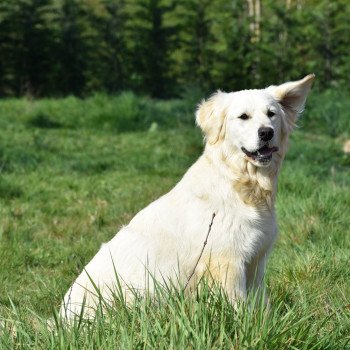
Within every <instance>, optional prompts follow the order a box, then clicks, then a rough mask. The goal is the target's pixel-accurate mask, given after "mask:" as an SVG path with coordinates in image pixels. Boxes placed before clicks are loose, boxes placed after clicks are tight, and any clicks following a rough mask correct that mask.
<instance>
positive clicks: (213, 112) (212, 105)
mask: <svg viewBox="0 0 350 350" xmlns="http://www.w3.org/2000/svg"><path fill="white" fill-rule="evenodd" d="M226 95H227V94H226V93H224V92H221V91H220V90H219V91H217V92H216V93H215V94H213V95H211V96H210V97H209V98H208V99H207V100H203V101H202V102H201V103H200V104H199V106H198V108H197V112H196V123H197V125H198V126H199V127H200V128H201V129H202V131H203V133H204V135H205V138H206V140H207V142H208V143H210V144H214V143H216V142H218V141H219V139H220V138H221V137H222V136H223V134H224V120H225V103H224V102H225V101H224V100H225V97H226Z"/></svg>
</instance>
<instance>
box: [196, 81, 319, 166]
mask: <svg viewBox="0 0 350 350" xmlns="http://www.w3.org/2000/svg"><path fill="white" fill-rule="evenodd" d="M314 77H315V76H314V75H313V74H310V75H308V76H306V77H305V78H304V79H301V80H298V81H293V82H287V83H284V84H282V85H278V86H270V87H268V88H266V89H261V90H243V91H238V92H231V93H225V92H221V91H218V92H216V93H215V94H214V95H212V96H211V97H210V98H209V99H208V100H206V101H203V102H202V103H201V104H200V105H199V107H198V110H197V113H196V121H197V124H198V125H199V126H200V127H201V129H202V130H203V132H204V134H205V138H206V140H207V143H208V144H209V145H214V146H216V145H220V144H223V143H225V145H226V146H227V147H228V149H231V150H232V152H235V151H236V152H238V153H239V154H240V155H241V156H242V157H244V158H246V159H247V160H248V161H249V162H251V163H253V164H254V165H255V166H258V167H266V166H269V165H270V163H271V160H272V157H273V156H274V153H275V152H277V151H279V152H281V151H282V150H281V149H280V148H281V147H282V146H283V142H284V140H285V139H286V136H288V134H289V133H290V132H291V131H292V129H293V126H294V124H295V121H296V119H297V117H298V115H299V114H300V113H301V112H302V111H303V108H304V104H305V101H306V98H307V95H308V92H309V90H310V88H311V85H312V81H313V80H314ZM227 147H226V148H227ZM279 149H280V150H279ZM282 152H283V151H282Z"/></svg>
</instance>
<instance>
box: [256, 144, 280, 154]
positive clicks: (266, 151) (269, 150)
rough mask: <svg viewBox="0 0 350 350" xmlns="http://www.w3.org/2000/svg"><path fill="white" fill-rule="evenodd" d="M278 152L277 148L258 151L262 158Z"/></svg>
mask: <svg viewBox="0 0 350 350" xmlns="http://www.w3.org/2000/svg"><path fill="white" fill-rule="evenodd" d="M277 150H278V148H277V147H275V146H274V147H271V148H269V147H268V146H266V145H265V146H264V147H261V148H260V149H258V154H259V155H261V156H269V155H270V154H272V153H273V152H276V151H277Z"/></svg>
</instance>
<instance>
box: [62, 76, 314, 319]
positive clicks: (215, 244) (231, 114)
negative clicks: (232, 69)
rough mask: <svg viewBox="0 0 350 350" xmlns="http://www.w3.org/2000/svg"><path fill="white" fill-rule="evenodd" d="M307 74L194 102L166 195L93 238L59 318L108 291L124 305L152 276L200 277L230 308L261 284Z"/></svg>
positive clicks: (187, 280)
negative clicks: (200, 148)
mask: <svg viewBox="0 0 350 350" xmlns="http://www.w3.org/2000/svg"><path fill="white" fill-rule="evenodd" d="M314 77H315V76H314V75H313V74H310V75H307V76H306V77H305V78H303V79H301V80H298V81H292V82H286V83H284V84H281V85H278V86H269V87H267V88H265V89H260V90H243V91H238V92H230V93H226V92H221V91H218V92H216V93H214V94H213V95H212V96H211V97H210V98H209V99H207V100H204V101H202V102H201V103H200V104H199V106H198V109H197V111H196V123H197V125H198V126H199V127H200V128H201V129H202V132H203V134H204V139H205V148H204V152H203V154H202V155H201V156H200V157H199V159H198V160H197V161H196V162H195V163H194V164H193V165H192V166H191V167H190V168H189V170H188V171H187V172H186V173H185V175H184V176H183V178H182V179H181V180H180V182H178V183H177V184H176V186H175V187H174V188H173V189H172V190H171V191H170V192H168V193H167V194H165V195H163V196H162V197H160V198H159V199H157V200H156V201H154V202H153V203H151V204H150V205H148V206H147V207H146V208H144V209H143V210H141V211H140V212H139V213H138V214H136V216H135V217H134V218H133V219H132V220H131V221H130V223H129V224H128V225H127V226H124V227H122V228H121V230H120V231H119V232H118V233H117V234H116V235H115V236H114V238H112V239H111V240H110V241H109V242H108V243H106V244H103V245H102V247H101V248H100V250H99V252H98V253H97V254H96V255H95V257H94V258H93V259H92V260H91V261H90V262H89V263H88V264H87V266H86V267H85V268H84V271H83V272H82V273H81V274H80V275H79V277H78V278H77V279H76V281H75V282H74V283H73V285H72V286H71V288H69V290H68V291H67V293H66V295H65V297H64V300H63V303H62V306H61V311H60V314H61V316H62V317H64V318H68V319H72V318H73V317H74V316H75V315H79V314H80V313H81V311H82V307H83V305H84V311H83V312H84V315H86V316H87V317H93V315H94V313H95V308H96V305H97V304H98V302H99V299H100V298H103V299H104V300H105V301H107V302H112V300H113V293H115V291H116V289H117V288H119V289H121V290H122V293H123V297H125V299H126V300H127V301H128V302H129V301H131V300H132V298H133V295H134V292H132V291H131V289H133V290H137V291H138V292H140V293H141V294H142V293H150V294H151V295H152V293H153V292H154V289H155V284H156V283H159V284H160V285H162V284H165V283H168V282H169V281H171V282H172V283H174V284H175V285H177V286H179V287H183V286H186V287H187V285H188V290H191V288H193V287H194V286H195V284H196V283H197V281H198V280H199V279H200V278H202V277H203V276H210V279H211V280H212V281H214V282H215V283H218V284H219V285H220V286H222V288H223V289H224V291H225V292H226V294H227V296H228V297H229V298H230V301H232V304H233V305H236V303H237V301H238V300H245V299H246V297H247V294H248V293H249V292H251V291H253V292H254V291H257V290H259V288H261V287H263V286H262V285H263V277H264V271H265V266H266V261H267V258H268V255H269V253H270V251H271V248H272V246H273V243H274V241H275V239H276V236H277V224H276V215H275V210H274V203H275V198H276V190H277V177H278V173H279V169H280V167H281V164H282V161H283V158H284V156H285V154H286V151H287V145H288V136H289V135H290V133H291V131H292V130H293V127H294V125H295V123H296V120H297V117H298V115H299V114H300V113H302V111H303V108H304V105H305V101H306V98H307V95H308V93H309V90H310V88H311V85H312V82H313V80H314ZM214 216H215V220H214ZM211 218H212V219H213V220H212V221H211ZM209 224H210V226H211V228H210V235H209V232H208V227H209ZM206 238H207V240H206ZM203 242H206V245H204V244H203ZM145 271H147V273H145ZM148 273H149V274H150V275H151V276H152V278H151V279H150V278H148V277H147V274H148ZM117 280H118V283H117ZM117 285H118V287H117ZM97 289H98V292H97Z"/></svg>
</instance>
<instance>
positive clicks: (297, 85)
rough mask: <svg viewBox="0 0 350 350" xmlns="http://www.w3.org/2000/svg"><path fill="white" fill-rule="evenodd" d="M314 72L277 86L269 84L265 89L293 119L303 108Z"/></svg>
mask: <svg viewBox="0 0 350 350" xmlns="http://www.w3.org/2000/svg"><path fill="white" fill-rule="evenodd" d="M314 79H315V74H309V75H307V76H306V77H305V78H303V79H301V80H297V81H290V82H287V83H284V84H282V85H278V86H270V87H268V88H267V89H266V90H267V91H268V92H269V93H270V94H271V95H272V96H273V97H274V99H275V100H277V101H278V102H279V103H280V104H281V105H282V107H283V109H284V110H285V111H286V112H288V114H289V116H290V117H292V118H293V119H294V120H293V121H295V119H296V118H297V116H298V114H300V113H302V112H303V110H304V105H305V101H306V98H307V95H308V93H309V91H310V88H311V85H312V82H313V80H314Z"/></svg>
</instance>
